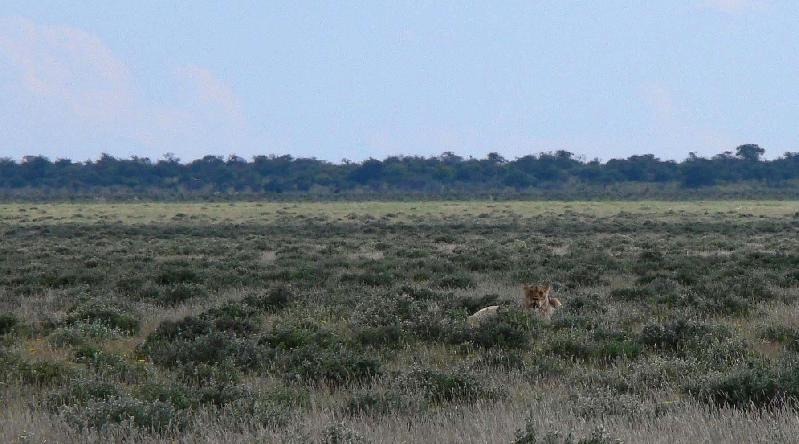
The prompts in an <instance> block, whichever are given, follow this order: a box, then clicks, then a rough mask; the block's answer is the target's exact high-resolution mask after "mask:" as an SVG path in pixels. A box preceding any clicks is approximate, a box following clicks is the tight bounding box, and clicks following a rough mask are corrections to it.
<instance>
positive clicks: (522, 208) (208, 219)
mask: <svg viewBox="0 0 799 444" xmlns="http://www.w3.org/2000/svg"><path fill="white" fill-rule="evenodd" d="M797 211H799V202H796V201H691V202H668V201H636V202H626V201H608V202H595V201H591V202H578V201H568V202H558V201H551V202H550V201H547V202H542V201H510V202H491V201H436V202H311V203H309V202H297V203H285V202H235V203H119V204H114V203H77V204H75V203H56V204H7V203H6V204H0V221H3V222H5V223H8V224H37V223H38V224H42V223H44V224H52V223H96V222H114V223H125V224H135V223H138V224H147V223H154V222H166V221H172V220H174V219H175V217H176V216H177V218H178V219H183V222H196V223H203V224H205V223H269V222H272V221H274V220H277V219H280V218H286V217H296V216H302V217H323V218H327V219H330V220H331V221H344V220H347V218H348V217H359V216H371V217H374V218H383V217H391V218H393V219H394V220H397V221H409V220H413V219H414V218H446V217H454V216H465V217H468V216H479V215H482V214H490V215H491V216H494V217H498V216H513V215H517V216H525V217H530V216H542V215H563V214H572V213H574V214H578V215H590V216H598V217H609V216H613V215H617V214H619V213H630V214H635V215H642V216H646V215H650V216H654V217H658V218H671V217H703V216H717V215H720V214H726V215H729V214H750V215H754V216H769V217H776V216H787V215H791V214H794V213H795V212H797Z"/></svg>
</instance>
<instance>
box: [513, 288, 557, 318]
mask: <svg viewBox="0 0 799 444" xmlns="http://www.w3.org/2000/svg"><path fill="white" fill-rule="evenodd" d="M522 289H523V290H524V300H523V301H522V305H523V306H524V308H526V309H528V310H537V311H538V314H540V315H541V316H544V317H546V318H548V317H550V316H552V313H554V312H555V309H556V308H558V307H560V306H561V303H560V301H559V300H558V298H555V297H552V296H550V294H551V293H552V286H551V285H547V286H544V285H527V284H524V285H522Z"/></svg>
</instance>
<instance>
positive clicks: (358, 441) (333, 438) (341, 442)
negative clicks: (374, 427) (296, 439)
mask: <svg viewBox="0 0 799 444" xmlns="http://www.w3.org/2000/svg"><path fill="white" fill-rule="evenodd" d="M366 442H367V441H366V439H365V438H364V437H363V436H361V434H360V433H358V432H356V431H355V430H354V429H353V428H352V427H349V426H348V425H346V424H345V423H343V422H336V423H332V424H330V425H328V426H327V427H325V429H324V431H323V432H322V444H364V443H366Z"/></svg>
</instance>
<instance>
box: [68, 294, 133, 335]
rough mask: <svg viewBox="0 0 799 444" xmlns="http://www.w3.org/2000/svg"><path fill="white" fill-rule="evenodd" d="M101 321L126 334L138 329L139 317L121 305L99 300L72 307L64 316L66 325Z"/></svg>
mask: <svg viewBox="0 0 799 444" xmlns="http://www.w3.org/2000/svg"><path fill="white" fill-rule="evenodd" d="M80 322H83V323H87V324H91V323H101V324H105V325H106V326H108V327H110V328H116V329H119V330H120V331H123V332H125V333H126V334H134V333H137V332H138V331H139V319H138V317H137V316H136V315H134V314H133V313H131V312H129V311H127V310H125V309H123V308H122V307H120V306H118V305H115V304H112V303H109V302H103V301H99V300H93V301H89V302H86V303H83V304H80V305H78V306H76V307H74V308H73V309H72V310H71V311H70V312H69V315H68V316H67V318H66V324H67V325H73V324H76V323H80Z"/></svg>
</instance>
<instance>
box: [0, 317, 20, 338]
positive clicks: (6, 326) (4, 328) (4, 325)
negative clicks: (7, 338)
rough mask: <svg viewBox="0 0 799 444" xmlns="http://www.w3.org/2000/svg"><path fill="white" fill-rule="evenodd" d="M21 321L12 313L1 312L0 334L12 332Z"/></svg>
mask: <svg viewBox="0 0 799 444" xmlns="http://www.w3.org/2000/svg"><path fill="white" fill-rule="evenodd" d="M18 323H19V321H18V320H17V317H16V316H14V315H13V314H12V313H3V314H0V335H4V334H7V333H11V332H12V331H14V327H16V326H17V324H18Z"/></svg>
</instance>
